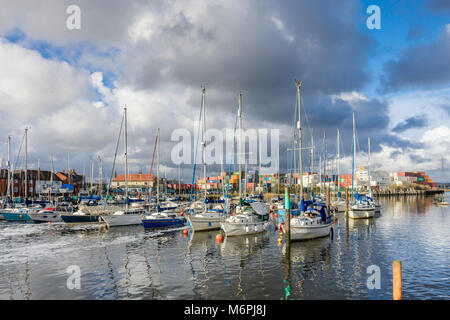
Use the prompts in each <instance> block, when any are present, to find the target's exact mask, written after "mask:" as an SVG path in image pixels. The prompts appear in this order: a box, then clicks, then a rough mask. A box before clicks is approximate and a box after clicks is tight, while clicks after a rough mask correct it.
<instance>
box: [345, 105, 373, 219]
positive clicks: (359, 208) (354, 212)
mask: <svg viewBox="0 0 450 320" xmlns="http://www.w3.org/2000/svg"><path fill="white" fill-rule="evenodd" d="M355 167H356V126H355V113H354V112H353V165H352V197H353V185H354V176H355ZM354 198H355V203H354V204H353V205H352V206H351V208H350V210H349V211H348V216H349V218H352V219H364V218H372V217H373V216H374V215H375V207H374V206H373V204H371V203H370V202H369V201H368V200H367V199H364V198H363V197H360V195H359V194H358V193H355V196H354Z"/></svg>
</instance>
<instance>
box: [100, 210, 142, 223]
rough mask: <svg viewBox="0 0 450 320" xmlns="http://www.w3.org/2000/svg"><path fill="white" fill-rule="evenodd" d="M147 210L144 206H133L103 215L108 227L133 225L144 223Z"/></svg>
mask: <svg viewBox="0 0 450 320" xmlns="http://www.w3.org/2000/svg"><path fill="white" fill-rule="evenodd" d="M146 213H147V211H146V210H145V209H144V208H143V207H132V208H129V209H128V210H127V209H125V210H118V211H116V212H114V213H112V214H106V215H102V219H103V221H105V222H106V224H107V225H108V227H120V226H132V225H138V224H141V223H142V218H143V216H144V215H145V214H146Z"/></svg>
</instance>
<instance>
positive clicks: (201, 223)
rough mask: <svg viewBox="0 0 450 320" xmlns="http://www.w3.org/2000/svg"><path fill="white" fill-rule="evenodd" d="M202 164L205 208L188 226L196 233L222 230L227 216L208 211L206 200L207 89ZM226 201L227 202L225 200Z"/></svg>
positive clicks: (215, 211) (204, 108)
mask: <svg viewBox="0 0 450 320" xmlns="http://www.w3.org/2000/svg"><path fill="white" fill-rule="evenodd" d="M202 113H203V115H202V128H203V130H202V162H203V179H204V180H205V185H204V199H205V201H204V202H205V203H204V208H203V210H202V211H201V212H198V213H195V212H194V214H192V215H190V216H189V217H188V224H189V225H190V226H191V227H192V229H193V230H194V231H207V230H214V229H220V224H221V223H222V222H224V221H225V215H224V213H223V212H221V211H219V210H208V208H207V204H206V200H207V192H206V89H205V88H202ZM225 201H226V200H225Z"/></svg>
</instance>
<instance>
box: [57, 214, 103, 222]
mask: <svg viewBox="0 0 450 320" xmlns="http://www.w3.org/2000/svg"><path fill="white" fill-rule="evenodd" d="M61 219H62V220H63V221H64V222H65V223H67V224H98V223H101V222H102V219H101V216H99V215H98V216H97V215H71V214H70V215H61Z"/></svg>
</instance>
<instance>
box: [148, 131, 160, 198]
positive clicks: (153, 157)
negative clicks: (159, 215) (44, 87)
mask: <svg viewBox="0 0 450 320" xmlns="http://www.w3.org/2000/svg"><path fill="white" fill-rule="evenodd" d="M158 138H159V137H158V134H156V138H155V146H154V148H153V156H152V164H151V165H150V173H149V178H150V176H151V175H152V173H153V163H154V161H155V152H156V146H157V144H158V143H159V141H158ZM148 189H149V186H148V185H147V194H146V201H148V198H149V193H148Z"/></svg>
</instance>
